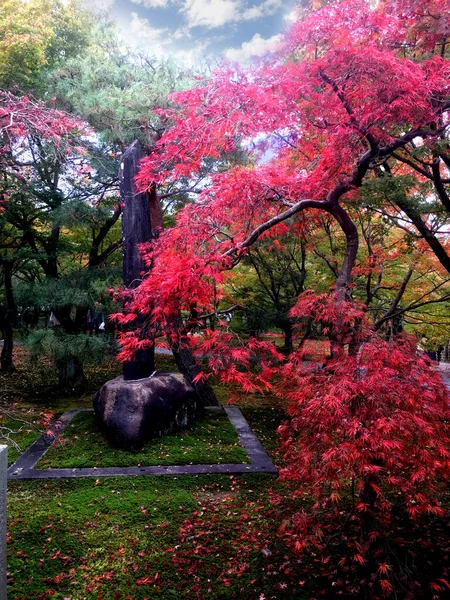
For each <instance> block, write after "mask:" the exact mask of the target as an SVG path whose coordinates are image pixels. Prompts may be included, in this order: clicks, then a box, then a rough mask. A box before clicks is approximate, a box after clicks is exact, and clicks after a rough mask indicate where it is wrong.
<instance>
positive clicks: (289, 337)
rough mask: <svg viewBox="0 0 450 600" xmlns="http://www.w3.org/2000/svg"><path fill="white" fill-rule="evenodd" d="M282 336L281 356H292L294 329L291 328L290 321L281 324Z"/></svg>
mask: <svg viewBox="0 0 450 600" xmlns="http://www.w3.org/2000/svg"><path fill="white" fill-rule="evenodd" d="M282 329H283V334H284V346H283V348H282V352H283V354H286V355H287V356H288V355H289V354H292V352H293V351H294V343H293V334H294V328H293V327H292V323H291V322H290V321H286V323H285V324H283V327H282Z"/></svg>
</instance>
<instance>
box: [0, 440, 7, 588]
mask: <svg viewBox="0 0 450 600" xmlns="http://www.w3.org/2000/svg"><path fill="white" fill-rule="evenodd" d="M7 470H8V446H0V599H1V600H6V481H7V479H6V478H7Z"/></svg>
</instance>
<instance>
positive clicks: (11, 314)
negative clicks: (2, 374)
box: [0, 259, 17, 371]
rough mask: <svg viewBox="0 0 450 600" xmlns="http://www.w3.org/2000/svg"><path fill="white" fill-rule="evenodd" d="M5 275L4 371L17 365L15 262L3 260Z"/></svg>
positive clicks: (2, 363) (2, 355) (1, 363)
mask: <svg viewBox="0 0 450 600" xmlns="http://www.w3.org/2000/svg"><path fill="white" fill-rule="evenodd" d="M2 267H3V277H4V283H5V299H6V303H5V309H6V310H5V318H4V323H3V336H4V337H3V348H2V354H1V357H0V365H1V368H2V371H14V370H15V365H14V362H13V348H14V324H15V321H16V313H17V309H16V303H15V299H14V292H13V287H12V269H13V263H12V261H10V260H7V259H5V260H3V261H2Z"/></svg>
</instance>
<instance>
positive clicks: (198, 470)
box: [8, 406, 278, 480]
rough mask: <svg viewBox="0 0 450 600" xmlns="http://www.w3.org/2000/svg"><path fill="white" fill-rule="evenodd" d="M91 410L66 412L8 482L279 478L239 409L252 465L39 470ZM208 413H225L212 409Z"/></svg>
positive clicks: (234, 419)
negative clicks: (155, 477)
mask: <svg viewBox="0 0 450 600" xmlns="http://www.w3.org/2000/svg"><path fill="white" fill-rule="evenodd" d="M90 410H91V409H73V410H69V411H67V412H65V413H64V414H63V415H62V416H61V417H60V418H59V419H58V420H57V421H56V422H55V423H54V424H53V426H52V427H51V428H50V429H49V430H47V432H45V433H44V434H43V435H42V436H41V437H40V438H39V439H38V440H37V441H36V442H34V444H32V445H31V446H30V447H29V448H28V449H27V450H26V451H25V452H24V453H23V454H22V455H21V456H20V457H19V458H18V459H17V460H16V462H15V463H14V464H13V465H11V466H10V468H9V469H8V479H9V480H18V479H61V478H68V479H72V478H79V477H122V476H123V477H128V476H142V475H198V474H227V473H232V474H243V473H271V474H274V475H276V474H277V473H278V470H277V468H276V467H275V466H274V464H273V463H272V461H271V459H270V457H269V456H268V454H267V453H266V451H265V450H264V448H263V446H262V444H261V442H260V441H259V440H258V438H257V437H256V435H255V434H254V433H253V431H252V429H251V428H250V425H249V424H248V422H247V420H246V419H245V417H244V415H243V414H242V412H241V410H240V409H239V408H238V407H237V406H225V407H223V410H224V411H225V413H226V414H227V416H228V418H229V420H230V423H231V424H232V425H233V426H234V427H235V429H236V432H237V434H238V438H239V442H240V443H241V445H242V446H243V447H244V449H245V450H246V452H247V455H248V457H249V459H250V461H251V463H250V464H231V463H229V464H197V465H171V466H147V467H103V468H96V467H88V468H86V467H80V468H73V469H71V468H65V469H35V468H34V467H35V465H36V464H37V463H38V461H39V460H40V459H41V458H42V457H43V456H44V455H45V453H46V452H47V450H48V449H49V448H50V447H51V446H52V445H53V444H54V443H55V441H56V440H57V438H58V437H59V435H60V434H61V433H62V431H63V430H64V429H65V428H66V427H67V425H68V424H69V423H70V421H71V420H72V419H73V418H74V417H75V416H76V415H78V414H79V413H80V412H88V411H90ZM207 410H222V409H221V408H208V409H207Z"/></svg>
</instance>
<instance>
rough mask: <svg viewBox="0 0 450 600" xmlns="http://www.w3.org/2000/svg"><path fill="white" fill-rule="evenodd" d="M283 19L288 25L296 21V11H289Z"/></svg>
mask: <svg viewBox="0 0 450 600" xmlns="http://www.w3.org/2000/svg"><path fill="white" fill-rule="evenodd" d="M283 18H284V20H285V21H287V22H288V23H293V22H294V21H296V20H297V10H296V9H295V8H294V10H291V12H289V13H287V14H285V15H284V17H283Z"/></svg>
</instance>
